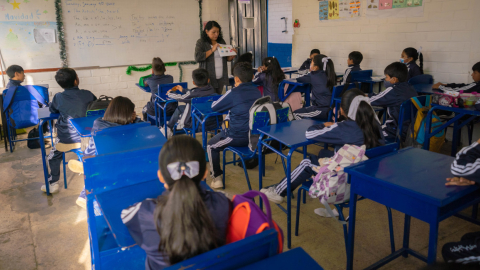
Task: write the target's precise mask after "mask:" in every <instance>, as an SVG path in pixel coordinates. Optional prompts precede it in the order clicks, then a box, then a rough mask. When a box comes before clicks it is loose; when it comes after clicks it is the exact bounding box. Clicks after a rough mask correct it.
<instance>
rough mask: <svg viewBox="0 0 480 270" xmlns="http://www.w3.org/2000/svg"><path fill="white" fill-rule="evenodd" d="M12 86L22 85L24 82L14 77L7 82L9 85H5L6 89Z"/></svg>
mask: <svg viewBox="0 0 480 270" xmlns="http://www.w3.org/2000/svg"><path fill="white" fill-rule="evenodd" d="M12 86H22V82H21V81H17V80H14V79H10V80H9V81H8V83H7V86H6V87H5V88H6V89H8V88H10V87H12Z"/></svg>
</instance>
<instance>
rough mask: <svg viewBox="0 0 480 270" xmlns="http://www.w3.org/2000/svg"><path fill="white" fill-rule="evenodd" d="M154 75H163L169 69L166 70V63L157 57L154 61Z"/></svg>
mask: <svg viewBox="0 0 480 270" xmlns="http://www.w3.org/2000/svg"><path fill="white" fill-rule="evenodd" d="M152 68H153V73H154V74H155V75H163V74H165V71H167V69H166V68H165V63H163V61H162V59H160V57H155V58H153V60H152Z"/></svg>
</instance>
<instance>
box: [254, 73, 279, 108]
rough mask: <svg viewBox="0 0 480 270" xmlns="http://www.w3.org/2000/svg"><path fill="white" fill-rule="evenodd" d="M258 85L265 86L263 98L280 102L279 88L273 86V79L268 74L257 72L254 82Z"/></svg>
mask: <svg viewBox="0 0 480 270" xmlns="http://www.w3.org/2000/svg"><path fill="white" fill-rule="evenodd" d="M252 82H253V83H254V84H256V85H262V86H263V96H270V98H271V100H272V101H274V102H275V101H279V99H278V87H277V86H275V85H273V81H272V77H270V76H267V74H266V73H263V72H257V73H256V74H255V77H254V78H253V81H252Z"/></svg>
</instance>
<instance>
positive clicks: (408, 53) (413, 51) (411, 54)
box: [403, 47, 423, 74]
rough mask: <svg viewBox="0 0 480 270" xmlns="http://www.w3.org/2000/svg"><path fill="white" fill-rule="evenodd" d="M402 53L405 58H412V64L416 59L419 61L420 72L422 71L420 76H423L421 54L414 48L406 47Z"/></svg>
mask: <svg viewBox="0 0 480 270" xmlns="http://www.w3.org/2000/svg"><path fill="white" fill-rule="evenodd" d="M403 52H404V53H405V55H406V56H407V57H412V58H413V62H416V61H417V59H420V65H419V66H420V70H421V71H422V74H423V53H418V51H417V49H415V48H412V47H408V48H406V49H405V50H403Z"/></svg>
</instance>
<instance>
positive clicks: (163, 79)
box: [144, 74, 177, 116]
mask: <svg viewBox="0 0 480 270" xmlns="http://www.w3.org/2000/svg"><path fill="white" fill-rule="evenodd" d="M145 83H146V84H147V85H148V87H150V92H151V93H152V96H151V97H150V101H149V102H148V103H147V105H146V106H145V109H144V112H146V113H148V114H149V115H153V116H154V115H155V95H156V94H157V92H158V86H159V85H160V84H167V83H173V77H172V76H170V75H165V74H164V75H153V76H152V77H149V78H147V79H146V80H145ZM176 107H177V105H176V104H173V103H172V104H168V106H167V116H170V115H172V113H173V112H174V111H175V109H176Z"/></svg>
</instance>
